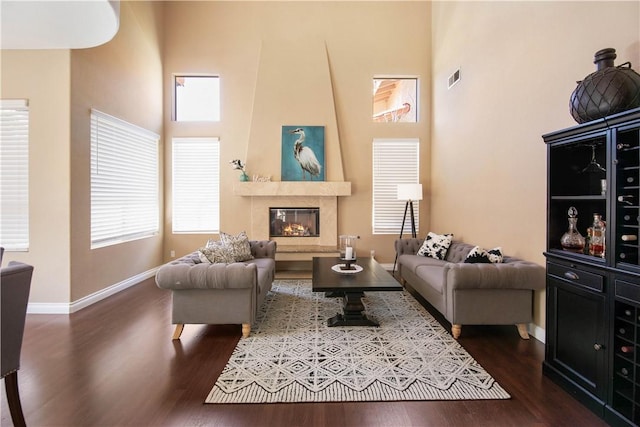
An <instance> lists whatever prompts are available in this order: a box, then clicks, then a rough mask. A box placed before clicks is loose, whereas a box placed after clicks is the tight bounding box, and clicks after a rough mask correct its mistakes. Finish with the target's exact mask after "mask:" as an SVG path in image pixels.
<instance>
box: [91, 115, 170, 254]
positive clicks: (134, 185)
mask: <svg viewBox="0 0 640 427" xmlns="http://www.w3.org/2000/svg"><path fill="white" fill-rule="evenodd" d="M159 139H160V137H159V136H158V135H156V134H155V133H153V132H150V131H148V130H146V129H143V128H140V127H138V126H136V125H133V124H131V123H127V122H125V121H123V120H120V119H117V118H115V117H112V116H109V115H108V114H105V113H102V112H100V111H97V110H91V247H92V248H97V247H102V246H108V245H113V244H117V243H121V242H125V241H129V240H134V239H139V238H143V237H148V236H152V235H155V234H157V233H158V232H159V195H158V179H159V176H158V141H159Z"/></svg>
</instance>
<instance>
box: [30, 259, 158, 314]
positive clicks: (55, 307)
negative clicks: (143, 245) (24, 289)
mask: <svg viewBox="0 0 640 427" xmlns="http://www.w3.org/2000/svg"><path fill="white" fill-rule="evenodd" d="M158 268H159V267H155V268H152V269H151V270H148V271H145V272H143V273H140V274H137V275H135V276H133V277H129V278H128V279H125V280H123V281H122V282H119V283H116V284H114V285H111V286H109V287H108V288H104V289H101V290H99V291H98V292H94V293H93V294H91V295H87V296H86V297H83V298H80V299H79V300H76V301H73V302H71V303H55V302H51V303H49V302H32V303H29V305H27V313H28V314H71V313H75V312H76V311H78V310H82V309H83V308H85V307H88V306H90V305H91V304H95V303H97V302H98V301H102V300H103V299H105V298H107V297H110V296H111V295H114V294H117V293H118V292H121V291H124V290H125V289H128V288H130V287H132V286H134V285H137V284H138V283H140V282H142V281H144V280H147V279H149V278H150V277H153V276H155V274H156V272H157V271H158Z"/></svg>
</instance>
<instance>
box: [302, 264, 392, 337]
mask: <svg viewBox="0 0 640 427" xmlns="http://www.w3.org/2000/svg"><path fill="white" fill-rule="evenodd" d="M336 264H343V262H341V261H340V259H339V258H333V257H314V258H313V271H312V279H311V283H312V290H313V292H325V293H326V294H328V296H340V297H342V298H343V302H344V304H343V313H338V314H336V315H335V316H333V317H332V318H330V319H328V320H327V325H328V326H380V325H379V324H378V323H377V322H375V321H373V320H371V319H369V318H368V317H367V315H366V314H365V313H364V305H363V304H362V297H363V296H364V293H365V292H372V291H401V290H402V289H403V288H402V285H401V284H400V283H398V281H397V280H396V279H394V278H393V276H392V275H391V274H389V273H388V272H387V270H385V269H384V268H382V266H381V265H380V264H378V263H377V262H376V260H374V259H373V258H359V259H358V260H357V262H356V264H357V265H359V266H360V267H362V271H360V272H358V273H344V272H336V271H333V270H332V269H331V267H333V266H334V265H336Z"/></svg>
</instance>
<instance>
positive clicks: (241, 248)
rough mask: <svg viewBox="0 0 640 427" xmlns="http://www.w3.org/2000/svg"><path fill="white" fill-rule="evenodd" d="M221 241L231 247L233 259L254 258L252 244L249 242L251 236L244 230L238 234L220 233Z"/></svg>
mask: <svg viewBox="0 0 640 427" xmlns="http://www.w3.org/2000/svg"><path fill="white" fill-rule="evenodd" d="M220 242H222V244H223V245H224V246H226V247H227V249H229V251H230V252H231V255H232V256H233V259H234V260H235V261H236V262H242V261H248V260H250V259H253V255H251V245H250V244H249V238H248V237H247V233H245V232H244V231H242V232H240V233H238V235H236V236H232V235H231V234H227V233H223V232H221V233H220Z"/></svg>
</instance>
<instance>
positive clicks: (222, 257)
mask: <svg viewBox="0 0 640 427" xmlns="http://www.w3.org/2000/svg"><path fill="white" fill-rule="evenodd" d="M198 256H199V257H200V261H202V262H209V263H212V264H216V263H224V264H230V263H232V262H234V261H235V260H234V258H233V254H232V253H231V251H230V250H229V248H228V247H227V246H225V245H223V244H222V243H218V242H214V243H213V244H211V245H209V246H204V247H202V248H200V249H198Z"/></svg>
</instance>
